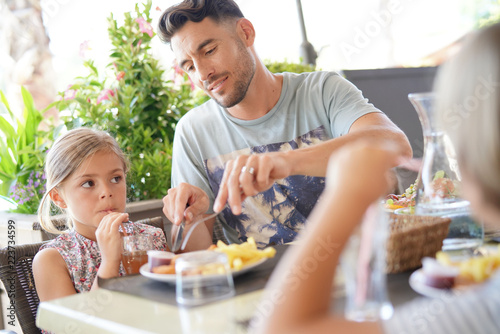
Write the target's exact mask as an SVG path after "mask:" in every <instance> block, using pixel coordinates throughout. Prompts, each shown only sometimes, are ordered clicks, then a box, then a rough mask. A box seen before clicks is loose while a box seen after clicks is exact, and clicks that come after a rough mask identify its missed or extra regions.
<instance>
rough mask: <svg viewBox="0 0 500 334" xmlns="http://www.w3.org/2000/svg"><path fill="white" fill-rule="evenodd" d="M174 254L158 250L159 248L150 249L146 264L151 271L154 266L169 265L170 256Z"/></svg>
mask: <svg viewBox="0 0 500 334" xmlns="http://www.w3.org/2000/svg"><path fill="white" fill-rule="evenodd" d="M174 256H175V254H174V253H171V252H166V251H159V250H150V251H148V265H149V270H150V271H151V270H152V269H153V268H154V267H158V266H163V265H170V263H171V262H172V258H173V257H174Z"/></svg>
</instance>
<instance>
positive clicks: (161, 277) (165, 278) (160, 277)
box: [139, 258, 267, 284]
mask: <svg viewBox="0 0 500 334" xmlns="http://www.w3.org/2000/svg"><path fill="white" fill-rule="evenodd" d="M266 260H267V258H263V259H260V260H259V261H257V262H254V263H252V264H250V265H248V266H245V267H243V268H242V269H241V270H238V271H236V270H231V273H232V274H233V277H236V276H239V275H241V274H244V273H246V272H248V271H250V270H252V269H253V268H255V267H257V266H260V265H261V264H262V263H264V262H266ZM139 272H140V273H141V275H143V276H145V277H148V278H151V279H153V280H155V281H160V282H166V283H171V284H175V275H172V274H155V273H152V272H151V271H150V270H149V265H148V264H147V263H146V264H143V265H142V266H141V269H140V270H139ZM207 278H208V277H207Z"/></svg>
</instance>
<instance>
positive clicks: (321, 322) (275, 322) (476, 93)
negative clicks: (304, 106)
mask: <svg viewBox="0 0 500 334" xmlns="http://www.w3.org/2000/svg"><path fill="white" fill-rule="evenodd" d="M499 85H500V24H496V25H494V26H491V27H489V28H486V29H484V30H481V31H480V32H479V33H475V34H474V35H473V37H472V39H469V40H468V42H467V43H466V44H465V45H464V47H463V49H462V50H461V51H460V53H459V54H458V55H457V56H456V57H455V58H453V59H452V60H451V61H449V62H448V63H446V64H444V65H443V66H442V68H441V69H440V73H439V75H438V78H437V80H436V94H437V97H438V102H437V106H436V108H437V110H438V114H439V119H440V121H441V124H442V127H443V128H444V129H446V132H447V134H448V135H449V137H450V139H451V140H452V141H453V143H454V145H455V148H456V150H457V155H458V163H459V166H460V170H461V173H462V190H463V195H464V197H466V199H468V200H469V201H470V202H471V206H472V209H473V211H474V212H475V214H476V216H477V217H478V218H479V219H481V220H483V221H484V222H485V223H486V224H490V226H495V227H496V228H497V229H498V228H500V89H499ZM396 157H397V154H396V152H395V150H394V149H392V148H389V147H387V146H385V145H384V144H380V143H357V144H354V145H352V146H351V147H349V148H345V149H342V150H341V151H339V152H337V153H335V154H334V155H333V156H332V158H331V160H330V165H329V167H328V174H327V186H326V189H325V192H324V194H323V195H322V198H321V200H320V202H319V203H318V205H317V207H316V208H315V210H314V212H313V214H312V215H311V216H310V223H309V225H307V228H306V231H305V233H304V235H302V240H301V242H300V247H294V248H293V249H292V250H291V251H290V252H289V254H287V256H286V258H284V259H283V261H282V263H280V265H279V266H278V267H277V269H276V270H275V274H274V275H273V277H272V279H271V281H270V284H269V286H268V288H267V293H266V297H265V300H264V303H265V305H266V306H267V307H266V309H269V305H270V304H271V305H273V309H272V310H271V311H270V312H269V314H268V315H267V318H264V319H259V318H256V321H255V322H254V326H255V327H258V328H256V329H257V332H258V333H382V332H385V333H500V317H498V312H499V310H500V293H499V291H500V273H497V274H496V275H494V276H493V277H491V278H490V279H489V281H487V282H486V283H484V284H482V286H480V287H479V288H478V289H473V290H469V291H467V292H463V293H461V294H459V295H453V296H452V295H450V296H448V297H447V298H442V299H441V298H440V299H417V300H415V301H412V302H410V303H408V304H406V305H404V306H402V307H398V308H396V310H395V313H394V315H393V317H392V318H391V319H389V320H387V321H385V322H365V323H356V322H350V321H347V320H345V319H343V318H339V317H334V316H332V315H331V314H330V313H329V311H330V301H331V300H330V296H331V295H332V294H331V287H332V279H333V277H334V275H335V269H336V267H337V264H338V261H339V256H340V254H341V252H342V248H343V247H344V245H345V244H346V242H347V240H348V239H349V237H350V235H351V233H352V232H353V230H354V228H355V227H356V225H357V224H358V223H359V222H360V221H361V218H362V216H363V214H364V212H365V210H366V209H367V208H368V207H369V205H370V204H371V203H373V202H374V201H376V200H377V199H378V198H379V197H380V196H381V195H383V193H384V190H385V189H386V186H387V183H386V180H385V178H384V173H386V172H387V170H388V169H389V167H390V166H391V162H392V163H394V161H395V159H397V158H396ZM367 166H368V167H367ZM495 224H496V225H495ZM324 240H328V242H329V244H332V245H338V247H337V248H334V247H332V248H331V249H329V250H331V252H325V251H324V249H319V245H320V243H318V241H324ZM311 258H313V259H315V260H317V261H318V269H317V270H315V271H314V272H312V273H311V272H308V273H309V275H302V276H300V277H299V276H297V275H296V274H295V273H296V270H295V269H297V268H307V261H308V260H310V259H311ZM263 305H264V304H263Z"/></svg>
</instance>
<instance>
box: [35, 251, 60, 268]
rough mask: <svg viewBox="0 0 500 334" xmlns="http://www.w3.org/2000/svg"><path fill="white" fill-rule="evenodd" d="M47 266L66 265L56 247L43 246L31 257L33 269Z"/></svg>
mask: <svg viewBox="0 0 500 334" xmlns="http://www.w3.org/2000/svg"><path fill="white" fill-rule="evenodd" d="M47 266H56V267H57V266H64V267H66V263H65V262H64V259H63V258H62V256H61V254H60V253H59V251H58V250H57V249H55V248H44V249H42V250H40V251H39V252H38V253H36V255H35V257H34V258H33V271H35V270H36V269H38V268H45V267H47Z"/></svg>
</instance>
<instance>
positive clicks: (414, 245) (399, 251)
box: [386, 214, 451, 274]
mask: <svg viewBox="0 0 500 334" xmlns="http://www.w3.org/2000/svg"><path fill="white" fill-rule="evenodd" d="M450 222H451V219H450V218H442V217H432V216H416V215H396V214H391V215H390V218H389V226H390V232H389V237H388V239H387V256H386V264H387V266H386V272H387V273H391V274H394V273H400V272H403V271H407V270H410V269H415V268H419V267H421V266H422V258H424V257H426V256H429V257H434V256H435V255H436V252H437V251H439V250H441V248H442V246H443V240H444V238H445V237H446V235H447V234H448V228H449V226H450Z"/></svg>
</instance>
